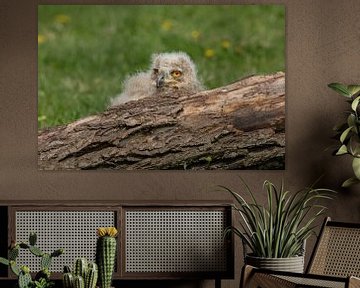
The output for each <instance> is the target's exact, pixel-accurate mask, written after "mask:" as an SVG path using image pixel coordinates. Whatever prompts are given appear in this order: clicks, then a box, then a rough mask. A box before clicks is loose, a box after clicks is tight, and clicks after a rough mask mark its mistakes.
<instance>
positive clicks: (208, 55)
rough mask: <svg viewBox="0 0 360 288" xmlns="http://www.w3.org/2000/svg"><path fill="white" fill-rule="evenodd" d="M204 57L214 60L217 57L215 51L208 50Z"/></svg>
mask: <svg viewBox="0 0 360 288" xmlns="http://www.w3.org/2000/svg"><path fill="white" fill-rule="evenodd" d="M204 55H205V57H206V58H213V57H214V56H215V51H214V50H213V49H206V50H205V53H204Z"/></svg>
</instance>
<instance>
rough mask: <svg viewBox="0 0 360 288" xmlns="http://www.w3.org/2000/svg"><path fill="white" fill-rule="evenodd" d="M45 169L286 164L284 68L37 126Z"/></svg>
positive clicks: (280, 166) (41, 164)
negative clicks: (54, 124)
mask: <svg viewBox="0 0 360 288" xmlns="http://www.w3.org/2000/svg"><path fill="white" fill-rule="evenodd" d="M38 157H39V158H38V159H39V161H38V164H39V168H40V169H44V170H54V169H181V170H183V169H283V168H284V163H285V161H284V160H285V75H284V73H282V72H279V73H276V74H272V75H265V76H252V77H248V78H245V79H242V80H240V81H238V82H235V83H233V84H230V85H228V86H224V87H220V88H217V89H213V90H209V91H203V92H200V93H197V94H194V95H190V96H184V95H172V96H171V97H148V98H144V99H141V100H138V101H131V102H127V103H124V104H122V105H119V106H115V107H112V108H110V109H108V110H106V111H105V112H103V113H101V114H99V115H95V116H91V117H87V118H84V119H80V120H79V121H76V122H74V123H71V124H68V125H64V126H59V127H53V128H49V129H44V130H42V131H39V133H38Z"/></svg>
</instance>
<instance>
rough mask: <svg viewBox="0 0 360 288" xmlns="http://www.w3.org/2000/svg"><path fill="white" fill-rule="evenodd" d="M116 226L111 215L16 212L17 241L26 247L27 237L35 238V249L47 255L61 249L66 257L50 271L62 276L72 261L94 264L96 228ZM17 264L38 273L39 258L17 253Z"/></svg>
mask: <svg viewBox="0 0 360 288" xmlns="http://www.w3.org/2000/svg"><path fill="white" fill-rule="evenodd" d="M103 226H115V212H114V211H16V241H17V242H20V241H24V242H26V243H28V238H29V233H30V232H32V231H34V232H36V234H37V245H36V246H38V247H39V248H40V249H42V250H43V251H44V252H46V253H51V252H53V251H54V250H56V249H59V248H63V249H64V250H65V253H64V254H62V255H61V256H59V257H56V258H54V259H53V261H52V265H51V267H50V270H51V271H52V272H62V271H63V267H64V265H69V266H70V267H72V265H73V262H74V259H76V258H78V257H86V258H87V259H88V260H91V261H94V260H95V251H96V250H95V249H96V238H97V237H96V228H97V227H103ZM18 262H19V263H23V264H25V263H26V265H28V266H29V267H30V270H31V271H38V270H39V269H40V258H39V257H35V256H34V255H32V254H31V253H30V252H29V251H24V250H20V254H19V257H18Z"/></svg>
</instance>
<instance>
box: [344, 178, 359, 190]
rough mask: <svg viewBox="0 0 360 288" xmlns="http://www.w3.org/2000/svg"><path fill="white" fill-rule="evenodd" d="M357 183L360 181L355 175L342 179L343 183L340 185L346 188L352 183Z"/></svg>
mask: <svg viewBox="0 0 360 288" xmlns="http://www.w3.org/2000/svg"><path fill="white" fill-rule="evenodd" d="M359 183H360V180H359V179H357V178H356V177H351V178H349V179H347V180H346V181H344V183H343V184H342V185H341V187H344V188H348V187H350V186H352V185H355V184H359Z"/></svg>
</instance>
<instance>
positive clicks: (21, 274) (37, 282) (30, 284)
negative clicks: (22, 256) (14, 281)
mask: <svg viewBox="0 0 360 288" xmlns="http://www.w3.org/2000/svg"><path fill="white" fill-rule="evenodd" d="M36 241H37V236H36V233H30V236H29V243H24V242H20V243H16V242H14V243H12V244H11V246H10V248H9V252H8V259H6V258H3V257H0V263H2V264H4V265H8V266H10V269H11V271H12V272H13V273H14V274H15V275H16V276H17V277H18V287H19V288H49V287H52V286H53V285H54V283H53V282H52V281H51V280H50V274H51V273H50V270H49V269H50V265H51V262H52V259H53V258H54V257H58V256H60V255H61V254H63V253H64V250H63V249H57V250H55V251H54V252H52V253H45V252H43V251H42V250H41V249H40V248H39V247H37V246H36ZM20 249H25V250H28V251H29V252H30V253H32V254H33V255H35V256H37V257H39V258H40V259H41V260H40V267H41V270H40V271H39V272H38V273H37V274H36V275H35V278H34V280H33V279H32V277H31V275H30V268H29V267H28V266H26V265H23V266H19V265H18V264H17V263H16V259H17V257H18V256H19V251H20Z"/></svg>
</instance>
